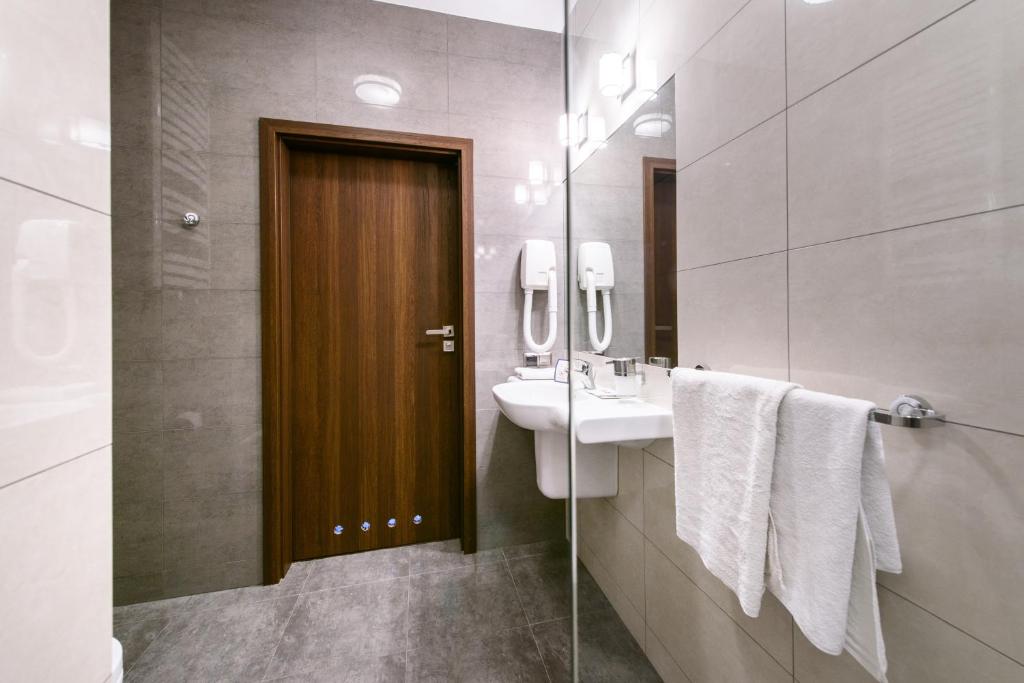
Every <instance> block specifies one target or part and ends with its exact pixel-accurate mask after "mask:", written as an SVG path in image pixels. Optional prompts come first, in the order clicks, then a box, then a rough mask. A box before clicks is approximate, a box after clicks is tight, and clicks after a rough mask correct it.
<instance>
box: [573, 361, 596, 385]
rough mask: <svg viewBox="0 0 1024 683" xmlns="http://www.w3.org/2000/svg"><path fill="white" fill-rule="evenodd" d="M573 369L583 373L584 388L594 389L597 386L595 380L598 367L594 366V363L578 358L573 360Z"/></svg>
mask: <svg viewBox="0 0 1024 683" xmlns="http://www.w3.org/2000/svg"><path fill="white" fill-rule="evenodd" d="M572 370H573V372H578V373H580V374H581V375H583V388H585V389H594V388H596V387H597V384H596V382H595V381H594V377H595V375H596V374H597V369H596V368H595V367H594V364H593V363H591V362H589V361H585V360H580V359H579V358H577V359H576V360H574V361H573V362H572Z"/></svg>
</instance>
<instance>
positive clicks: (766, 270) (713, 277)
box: [676, 254, 788, 379]
mask: <svg viewBox="0 0 1024 683" xmlns="http://www.w3.org/2000/svg"><path fill="white" fill-rule="evenodd" d="M677 282H678V285H677V288H676V292H677V296H678V301H679V318H678V320H679V366H680V367H693V366H695V365H697V364H698V363H701V364H703V365H705V366H711V368H712V369H714V370H718V371H720V372H738V373H741V374H747V375H757V376H760V377H770V378H772V379H786V377H787V373H788V359H787V352H786V344H787V331H786V255H785V254H773V255H770V256H759V257H757V258H751V259H745V260H742V261H734V262H732V263H723V264H720V265H716V266H707V267H704V268H696V269H694V270H684V271H680V272H679V278H678V280H677Z"/></svg>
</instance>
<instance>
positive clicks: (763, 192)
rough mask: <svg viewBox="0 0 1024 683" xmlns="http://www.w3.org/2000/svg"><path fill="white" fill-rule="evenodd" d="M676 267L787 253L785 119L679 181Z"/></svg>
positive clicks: (689, 171) (711, 158) (697, 165)
mask: <svg viewBox="0 0 1024 683" xmlns="http://www.w3.org/2000/svg"><path fill="white" fill-rule="evenodd" d="M676 197H677V199H676V232H677V236H676V250H677V256H676V264H677V265H678V267H679V268H681V269H685V268H693V267H695V266H706V265H709V264H712V263H722V262H724V261H732V260H735V259H740V258H746V257H748V256H757V255H760V254H767V253H770V252H775V251H782V250H784V249H785V248H786V115H785V114H779V115H778V116H776V117H775V118H773V119H772V120H770V121H768V122H767V123H764V124H762V125H760V126H758V127H757V128H755V129H754V130H752V131H750V132H749V133H746V134H745V135H742V136H740V137H739V138H737V139H736V140H733V141H732V142H730V143H729V144H727V145H726V146H725V147H722V148H721V149H719V150H716V151H715V152H712V153H711V154H709V155H708V156H706V157H704V158H703V159H701V160H700V161H697V162H696V163H694V164H691V165H690V166H687V167H686V168H684V169H683V170H681V171H679V174H678V175H677V176H676Z"/></svg>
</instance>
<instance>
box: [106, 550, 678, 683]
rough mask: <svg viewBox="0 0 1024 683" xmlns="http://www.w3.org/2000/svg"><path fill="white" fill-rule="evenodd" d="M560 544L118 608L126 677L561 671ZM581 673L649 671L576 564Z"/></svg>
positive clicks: (436, 557)
mask: <svg viewBox="0 0 1024 683" xmlns="http://www.w3.org/2000/svg"><path fill="white" fill-rule="evenodd" d="M568 572H569V567H568V562H567V551H566V547H565V546H564V544H562V545H553V544H550V543H542V544H533V545H527V546H516V547H511V548H504V549H500V550H487V551H481V552H479V553H477V554H476V555H463V554H462V553H461V552H460V551H459V549H458V542H457V541H443V542H440V543H428V544H424V545H419V546H410V547H406V548H393V549H388V550H377V551H373V552H367V553H360V554H356V555H346V556H341V557H332V558H327V559H323V560H314V561H311V562H301V563H296V564H293V565H292V568H291V570H290V571H289V572H288V576H287V577H285V579H284V580H283V581H282V582H281V583H279V584H278V585H276V586H256V587H252V588H239V589H236V590H229V591H222V592H220V593H206V594H202V595H194V596H189V597H184V598H174V599H171V600H162V601H159V602H149V603H141V604H137V605H129V606H125V607H118V608H115V610H114V635H115V636H116V637H117V638H118V639H119V640H120V641H121V643H122V644H123V645H124V651H125V669H126V671H127V672H128V674H127V676H126V680H127V681H129V682H130V683H141V682H142V681H159V682H161V683H163V682H171V681H173V682H178V681H188V682H189V683H193V682H201V681H246V682H248V681H285V680H287V681H332V682H333V681H351V682H354V681H467V682H469V681H471V682H474V683H475V682H484V681H538V682H539V683H543V682H545V681H548V682H550V683H556V682H561V681H568V680H570V679H571V676H570V668H569V657H570V647H569V641H570V619H569V616H570V611H571V607H570V592H569V586H568ZM580 612H581V617H580V620H581V638H580V640H581V643H582V650H581V653H580V658H581V680H586V681H609V682H611V681H630V682H633V681H659V680H660V679H659V678H658V675H657V674H656V673H655V672H654V670H653V669H652V668H651V665H650V664H649V663H648V661H647V659H646V658H645V657H644V654H643V652H642V651H641V650H640V647H639V646H638V645H637V644H636V642H635V641H634V640H633V638H632V637H631V636H630V634H629V632H628V631H627V630H626V628H625V626H624V625H623V624H622V622H621V621H620V620H619V618H618V616H617V615H616V614H615V612H614V610H613V609H612V608H611V606H610V605H609V603H608V602H607V600H606V599H605V597H604V595H603V594H602V593H601V591H600V589H599V588H598V587H597V585H596V584H595V583H594V581H593V579H591V578H590V575H589V574H587V573H586V570H585V569H584V568H583V567H582V565H580Z"/></svg>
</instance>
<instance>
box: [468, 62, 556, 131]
mask: <svg viewBox="0 0 1024 683" xmlns="http://www.w3.org/2000/svg"><path fill="white" fill-rule="evenodd" d="M560 82H561V81H560V71H559V69H558V68H557V67H552V66H546V67H542V66H533V65H528V64H511V63H508V62H503V61H496V60H492V59H479V58H476V57H461V56H458V55H449V57H448V90H449V93H448V111H449V113H451V114H463V115H470V116H474V115H482V116H493V117H495V118H505V119H518V120H522V121H532V122H535V123H542V124H548V125H550V126H551V127H552V128H553V129H554V130H557V126H558V113H559V111H560V109H561V104H562V98H561V93H560V92H559V90H558V87H557V85H558V84H559V83H560Z"/></svg>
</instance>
